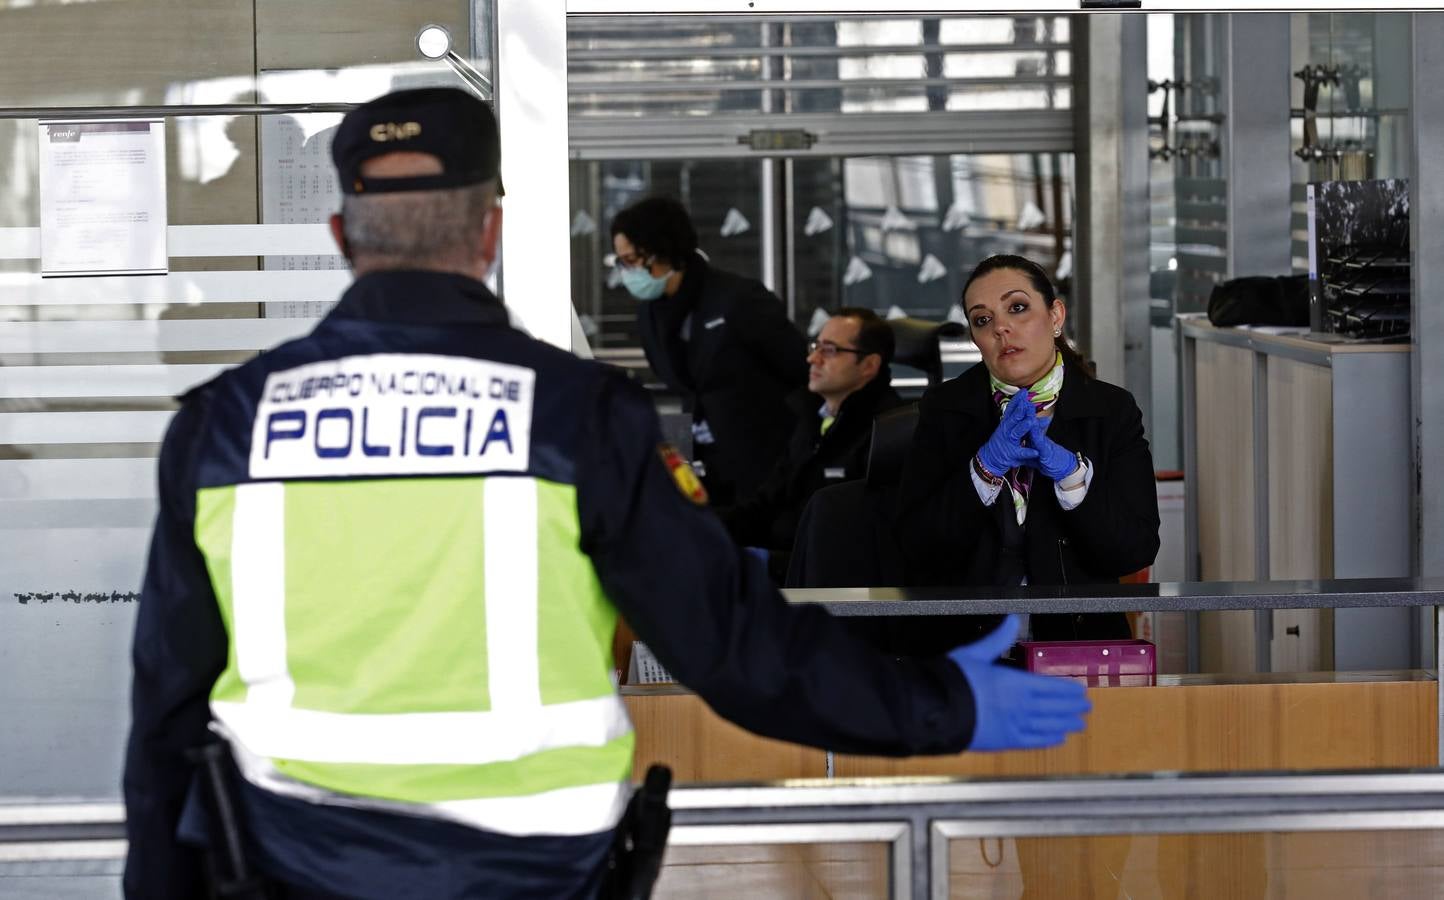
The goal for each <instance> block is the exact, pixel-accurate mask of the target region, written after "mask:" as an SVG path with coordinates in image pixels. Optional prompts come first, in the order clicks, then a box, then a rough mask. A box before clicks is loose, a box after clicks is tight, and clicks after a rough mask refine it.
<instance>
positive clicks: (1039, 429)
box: [978, 390, 1078, 482]
mask: <svg viewBox="0 0 1444 900" xmlns="http://www.w3.org/2000/svg"><path fill="white" fill-rule="evenodd" d="M1047 429H1048V423H1047V422H1045V421H1043V420H1042V419H1040V418H1039V417H1038V407H1037V406H1035V405H1034V404H1033V401H1032V399H1031V398H1030V397H1029V396H1028V392H1027V391H1026V390H1019V391H1018V393H1016V394H1014V395H1013V399H1012V400H1010V401H1009V402H1008V406H1007V408H1006V409H1004V410H1003V419H1002V421H1001V422H999V423H998V427H997V428H996V429H994V430H993V433H992V435H991V436H990V437H989V438H988V441H987V443H985V444H983V446H982V447H981V448H980V449H979V450H978V462H980V463H982V464H983V468H985V469H987V470H988V471H989V472H991V473H992V474H994V475H997V476H998V477H1002V476H1003V475H1004V474H1006V473H1007V471H1008V470H1009V469H1015V468H1017V467H1019V466H1032V467H1033V468H1035V469H1037V470H1038V471H1039V472H1042V473H1043V474H1044V475H1047V476H1048V477H1049V478H1051V479H1052V480H1053V481H1055V482H1059V481H1062V480H1063V479H1065V478H1067V477H1068V476H1069V475H1072V474H1073V473H1074V472H1076V471H1078V457H1077V456H1076V455H1075V454H1074V453H1072V452H1071V451H1069V450H1065V449H1063V448H1062V447H1060V446H1058V444H1057V442H1055V441H1054V440H1053V439H1052V438H1050V437H1048V430H1047ZM1025 439H1026V440H1027V444H1024V443H1023V442H1024V440H1025Z"/></svg>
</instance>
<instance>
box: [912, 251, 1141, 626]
mask: <svg viewBox="0 0 1444 900" xmlns="http://www.w3.org/2000/svg"><path fill="white" fill-rule="evenodd" d="M963 308H964V311H965V312H966V314H967V317H968V323H969V326H970V328H971V330H972V339H973V343H975V344H977V346H978V350H979V351H980V352H981V353H982V356H983V364H982V365H980V366H974V367H972V368H971V369H969V370H968V371H966V372H964V373H963V374H962V375H960V376H958V377H957V378H955V379H953V380H951V381H947V382H944V383H943V384H940V385H938V386H936V387H934V388H932V389H930V390H929V391H928V392H927V393H926V394H925V395H924V396H923V399H922V401H921V404H920V406H919V412H918V424H917V433H916V435H915V437H914V438H913V445H912V448H911V450H910V451H909V454H908V458H907V462H906V466H905V469H904V471H903V479H902V488H901V494H900V502H899V513H900V519H899V522H898V534H899V537H900V538H901V540H902V545H903V549H904V553H905V556H906V562H907V572H908V581H909V582H910V583H912V584H931V585H997V586H1012V585H1020V584H1033V585H1065V584H1105V583H1110V582H1117V581H1118V579H1119V577H1121V576H1123V575H1127V574H1130V573H1132V572H1136V571H1138V570H1139V569H1142V568H1144V567H1145V566H1148V565H1150V564H1152V562H1153V559H1154V557H1155V556H1156V555H1157V553H1158V495H1157V491H1156V488H1155V486H1154V476H1153V458H1152V456H1151V455H1150V454H1149V452H1148V441H1147V440H1146V439H1145V438H1144V436H1143V416H1142V414H1141V413H1140V412H1139V410H1138V404H1137V403H1135V402H1134V400H1133V397H1132V395H1130V394H1129V393H1128V392H1127V391H1125V390H1123V389H1122V388H1120V387H1116V386H1114V385H1111V384H1107V383H1105V382H1102V381H1098V380H1097V379H1095V378H1094V377H1093V376H1092V375H1091V374H1090V373H1089V371H1088V369H1087V367H1086V364H1085V363H1084V362H1083V359H1082V358H1081V357H1080V356H1079V355H1078V354H1077V352H1075V351H1074V350H1073V349H1072V347H1070V346H1069V344H1068V342H1067V340H1066V339H1065V338H1064V337H1063V322H1064V320H1065V319H1066V317H1067V309H1066V308H1065V307H1064V306H1063V302H1062V301H1061V300H1059V299H1058V297H1057V295H1056V294H1055V292H1054V290H1053V285H1052V282H1050V281H1049V280H1048V275H1047V273H1045V272H1044V271H1043V269H1042V268H1041V267H1040V266H1038V265H1037V264H1036V263H1034V262H1032V261H1031V260H1028V259H1024V258H1023V257H1021V256H992V257H989V258H987V259H985V260H983V261H982V262H981V263H979V264H978V267H977V268H976V269H974V270H973V274H972V275H971V276H969V278H968V282H967V284H966V285H964V287H963ZM975 627H985V623H982V622H979V623H976V626H975ZM1032 630H1033V637H1034V639H1036V640H1071V639H1075V638H1092V639H1101V638H1127V637H1128V636H1129V629H1128V620H1127V618H1126V617H1125V616H1124V615H1123V614H1122V613H1106V614H1098V615H1072V614H1067V615H1063V614H1059V615H1035V616H1033V617H1032Z"/></svg>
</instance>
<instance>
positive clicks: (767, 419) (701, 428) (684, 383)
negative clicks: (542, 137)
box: [611, 197, 807, 506]
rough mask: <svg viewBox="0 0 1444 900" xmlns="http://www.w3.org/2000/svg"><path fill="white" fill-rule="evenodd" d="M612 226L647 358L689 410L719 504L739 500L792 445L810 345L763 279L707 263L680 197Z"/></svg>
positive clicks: (636, 209) (634, 210)
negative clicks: (796, 394)
mask: <svg viewBox="0 0 1444 900" xmlns="http://www.w3.org/2000/svg"><path fill="white" fill-rule="evenodd" d="M611 231H612V248H613V250H614V251H615V252H616V259H617V263H616V264H617V266H618V268H619V269H620V270H621V277H622V285H623V286H624V287H625V288H626V289H627V292H628V293H630V294H631V295H632V296H633V297H634V298H636V300H637V301H638V304H637V330H638V332H639V333H640V335H641V339H642V349H643V350H644V351H645V352H646V354H647V363H648V364H649V365H650V366H651V367H652V370H653V371H654V372H656V373H657V376H658V377H659V378H661V379H662V381H664V382H665V383H666V385H667V387H668V388H669V389H670V390H672V391H673V392H674V393H676V394H677V395H678V396H680V397H681V398H682V403H683V408H684V409H685V410H686V411H687V412H690V413H691V414H692V434H693V455H694V457H695V458H696V459H697V461H698V462H699V463H700V465H699V471H700V473H701V475H702V480H703V483H704V484H706V486H707V492H708V493H709V494H710V495H711V497H712V499H713V502H714V504H716V505H719V506H726V505H730V504H732V503H735V502H736V501H737V500H738V499H740V498H742V497H744V496H746V495H748V494H750V493H752V492H753V491H755V490H756V489H757V488H758V487H759V486H760V485H761V484H762V482H763V481H764V480H765V479H766V478H767V476H768V474H769V473H770V472H771V471H772V469H773V467H774V466H775V465H776V464H777V461H778V460H779V459H781V458H782V457H783V455H784V454H785V453H786V452H787V442H788V437H789V435H790V434H791V432H792V425H793V413H792V412H791V410H790V409H789V407H788V405H787V403H786V397H787V396H788V394H790V393H792V392H793V391H795V390H797V389H799V388H801V387H803V386H804V385H805V384H806V383H807V346H806V342H805V341H804V339H803V337H802V334H801V333H800V332H799V331H798V330H797V329H796V328H795V327H794V326H793V325H792V323H791V322H789V321H788V319H787V310H786V307H784V306H783V304H782V302H781V301H780V300H779V299H778V298H777V296H776V295H775V294H773V293H772V292H771V291H769V290H768V289H767V288H766V287H764V286H763V285H762V283H761V282H759V281H757V280H755V279H752V278H744V277H742V276H739V275H734V274H732V273H731V272H726V271H723V270H722V269H718V268H715V267H713V266H712V265H710V264H709V263H708V262H707V260H706V258H705V257H703V256H702V254H701V253H699V252H698V251H697V231H696V229H695V228H694V227H693V226H692V219H691V217H690V216H688V215H687V210H686V209H685V208H683V206H682V204H680V203H678V202H677V201H676V200H673V199H671V198H668V197H651V198H648V199H646V200H642V201H640V202H638V203H636V204H634V205H632V206H629V207H627V208H626V209H624V210H622V211H621V212H620V213H618V214H617V216H616V218H614V219H613V220H612V227H611Z"/></svg>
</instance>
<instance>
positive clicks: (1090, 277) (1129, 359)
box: [1073, 15, 1153, 430]
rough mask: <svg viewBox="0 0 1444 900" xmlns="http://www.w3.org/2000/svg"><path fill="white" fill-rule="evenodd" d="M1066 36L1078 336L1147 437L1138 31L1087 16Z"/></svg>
mask: <svg viewBox="0 0 1444 900" xmlns="http://www.w3.org/2000/svg"><path fill="white" fill-rule="evenodd" d="M1078 25H1081V26H1083V27H1078ZM1075 27H1078V33H1077V35H1076V36H1075V38H1074V47H1075V51H1074V52H1075V54H1076V59H1077V63H1076V65H1077V72H1078V78H1077V80H1076V81H1075V109H1076V121H1077V123H1078V133H1079V134H1083V135H1086V136H1087V139H1086V140H1083V141H1080V142H1079V143H1078V149H1077V154H1078V155H1077V160H1076V165H1075V172H1076V175H1077V181H1078V189H1077V194H1078V215H1077V218H1076V219H1075V225H1074V253H1073V258H1074V264H1075V271H1076V273H1077V274H1076V276H1075V285H1076V287H1075V291H1074V292H1075V294H1076V298H1075V307H1077V309H1076V312H1077V313H1078V314H1079V317H1078V325H1079V328H1078V331H1077V334H1078V336H1079V340H1080V342H1081V343H1082V345H1083V350H1084V352H1085V354H1086V355H1088V356H1089V357H1090V358H1091V359H1093V360H1094V362H1096V363H1097V366H1098V374H1099V377H1101V378H1104V379H1107V380H1109V381H1113V382H1116V383H1119V384H1122V385H1123V386H1124V387H1126V388H1128V390H1129V391H1130V392H1131V393H1132V394H1133V396H1134V397H1135V398H1136V399H1137V400H1138V402H1139V406H1140V407H1141V408H1142V410H1143V420H1144V422H1143V424H1144V429H1145V430H1151V426H1152V404H1151V403H1150V402H1149V398H1151V397H1152V396H1153V392H1152V389H1151V381H1152V369H1151V366H1152V362H1151V359H1150V357H1151V355H1152V353H1151V349H1152V348H1151V341H1150V339H1149V329H1150V327H1151V326H1150V324H1149V314H1150V301H1149V290H1148V88H1147V77H1146V76H1147V40H1148V32H1147V22H1146V20H1145V19H1144V18H1143V17H1142V16H1134V15H1093V16H1088V17H1086V21H1084V22H1081V23H1077V24H1075Z"/></svg>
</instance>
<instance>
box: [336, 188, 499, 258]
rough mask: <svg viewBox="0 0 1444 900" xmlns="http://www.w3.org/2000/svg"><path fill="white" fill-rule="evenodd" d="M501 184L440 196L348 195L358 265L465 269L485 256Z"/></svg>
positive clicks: (348, 229)
mask: <svg viewBox="0 0 1444 900" xmlns="http://www.w3.org/2000/svg"><path fill="white" fill-rule="evenodd" d="M495 193H496V182H495V181H486V182H482V183H481V184H474V185H467V186H466V187H462V188H449V189H446V190H439V191H404V192H396V193H389V194H346V195H343V196H342V199H341V221H342V224H343V227H344V230H345V234H346V244H347V246H348V248H349V249H350V252H351V257H352V259H353V260H361V259H364V260H365V262H366V263H367V264H368V265H370V266H373V267H383V268H384V267H408V268H410V267H416V268H437V267H442V268H445V267H448V266H455V265H465V264H467V263H469V262H471V261H473V260H474V259H476V257H477V256H478V255H479V253H480V250H481V235H482V230H483V227H484V226H485V223H486V213H487V211H488V210H489V209H491V206H492V202H493V200H494V197H495Z"/></svg>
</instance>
